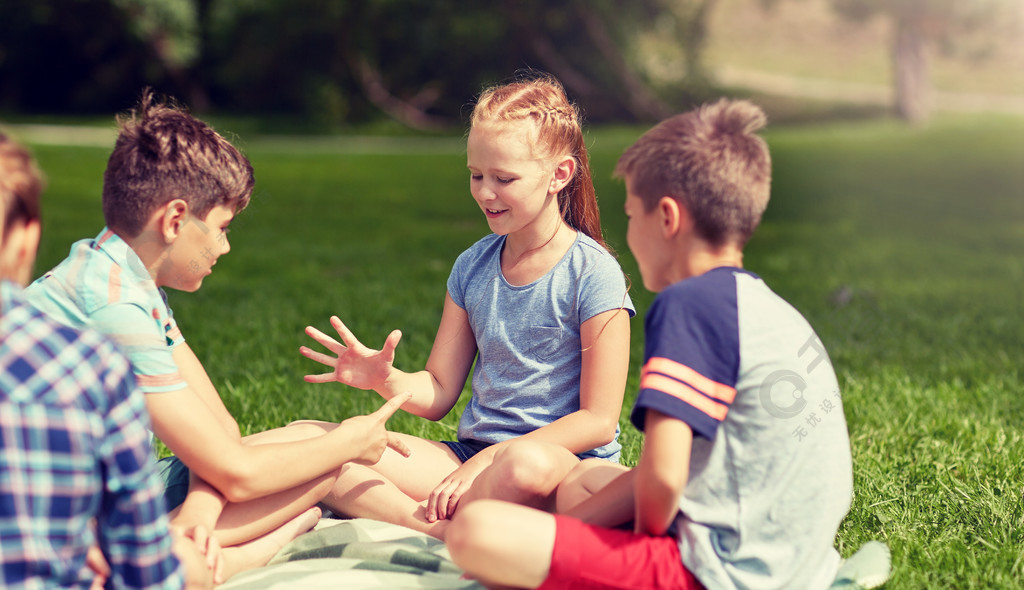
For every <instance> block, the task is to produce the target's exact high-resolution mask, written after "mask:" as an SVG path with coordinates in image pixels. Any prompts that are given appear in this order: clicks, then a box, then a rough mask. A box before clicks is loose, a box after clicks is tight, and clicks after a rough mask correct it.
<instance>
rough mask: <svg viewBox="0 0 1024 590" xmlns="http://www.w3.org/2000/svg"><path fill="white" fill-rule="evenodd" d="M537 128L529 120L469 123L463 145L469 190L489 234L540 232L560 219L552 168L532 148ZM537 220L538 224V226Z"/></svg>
mask: <svg viewBox="0 0 1024 590" xmlns="http://www.w3.org/2000/svg"><path fill="white" fill-rule="evenodd" d="M536 135H537V133H536V129H534V128H533V126H532V125H531V124H530V123H528V122H512V123H483V124H479V123H478V124H477V125H474V126H473V128H472V129H470V131H469V139H468V141H467V143H466V156H467V157H466V166H467V167H468V168H469V175H470V176H469V178H470V180H469V188H470V192H471V193H472V194H473V198H474V199H475V200H476V202H477V204H478V205H479V206H480V209H481V210H483V212H484V215H486V216H487V225H488V226H489V227H490V229H491V231H492V232H494V233H496V234H500V235H508V234H512V233H515V232H519V231H521V230H524V229H527V230H529V229H536V230H538V231H544V229H545V228H550V218H551V216H554V217H555V218H558V219H561V215H560V213H559V211H558V199H557V195H558V190H559V189H560V188H561V187H562V186H563V185H564V183H560V182H558V181H557V180H556V178H555V171H556V169H557V164H556V162H555V161H554V160H553V159H550V158H542V157H539V156H538V155H537V154H536V152H535V150H534V149H533V146H534V143H535V137H536ZM538 222H540V223H538Z"/></svg>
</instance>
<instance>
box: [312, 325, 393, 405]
mask: <svg viewBox="0 0 1024 590" xmlns="http://www.w3.org/2000/svg"><path fill="white" fill-rule="evenodd" d="M331 325H332V326H334V329H335V330H336V331H337V332H338V336H340V337H341V341H342V342H344V344H342V343H340V342H338V341H337V340H335V339H334V338H331V337H330V336H328V335H327V334H324V333H323V332H321V331H320V330H317V329H316V328H314V327H313V326H307V327H306V334H308V335H309V336H310V337H311V338H312V339H313V340H316V341H317V342H319V343H320V344H322V345H323V346H324V347H325V348H327V350H329V351H331V352H332V353H334V355H335V356H331V355H329V354H324V353H322V352H317V351H315V350H312V349H311V348H308V347H306V346H303V347H301V348H299V352H301V353H302V355H303V356H305V357H306V358H308V359H311V360H314V361H317V362H318V363H322V364H324V365H327V366H328V367H331V368H332V369H333V371H331V372H330V373H322V374H319V375H306V381H308V382H309V383H327V382H329V381H338V382H341V383H344V384H345V385H349V386H351V387H357V388H359V389H373V390H377V389H379V388H381V387H383V385H384V381H385V380H386V379H387V378H388V375H389V374H390V373H391V368H392V364H393V363H394V361H395V348H396V347H397V346H398V341H399V340H401V338H402V333H401V332H400V331H398V330H395V331H393V332H391V334H389V335H388V337H387V340H385V341H384V347H383V348H381V349H380V350H373V349H371V348H367V347H365V346H363V344H362V343H361V342H359V340H357V339H356V337H355V335H353V334H352V332H351V331H350V330H349V329H348V328H347V327H346V326H345V324H344V323H342V321H341V320H340V319H338V317H337V316H331Z"/></svg>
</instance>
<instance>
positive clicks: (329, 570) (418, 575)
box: [219, 518, 483, 590]
mask: <svg viewBox="0 0 1024 590" xmlns="http://www.w3.org/2000/svg"><path fill="white" fill-rule="evenodd" d="M219 588H220V589H221V590H284V589H288V590H294V589H295V588H302V589H303V590H320V589H328V588H330V589H331V590H336V589H337V588H346V589H351V590H362V589H371V588H372V589H381V588H388V589H398V590H406V589H409V590H414V589H441V588H458V589H463V588H464V589H470V590H477V589H482V588H483V586H481V585H480V584H478V583H477V582H474V581H472V580H466V579H463V578H462V570H460V569H459V568H458V567H456V565H455V564H454V563H452V560H451V556H450V555H449V554H448V550H447V549H446V548H445V546H444V543H442V542H441V541H439V540H437V539H435V538H433V537H430V536H428V535H424V534H422V533H418V532H416V531H414V530H412V529H409V528H406V527H403V526H399V525H393V524H388V523H384V522H380V521H376V520H370V519H365V518H356V519H351V520H337V519H328V518H325V519H321V520H320V524H318V525H317V527H316V528H315V529H314V530H312V531H310V532H308V533H306V534H303V535H300V536H299V537H296V538H295V539H294V540H293V541H292V542H291V543H289V544H287V545H285V546H284V548H282V549H281V551H279V552H278V553H277V555H276V556H274V558H273V559H271V560H270V563H269V564H267V565H266V566H264V567H261V568H258V569H254V570H249V571H245V572H242V573H240V574H238V575H236V576H234V577H232V578H231V579H230V580H228V581H227V582H226V583H225V584H223V585H221V586H219Z"/></svg>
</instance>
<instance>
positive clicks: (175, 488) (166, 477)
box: [156, 457, 189, 512]
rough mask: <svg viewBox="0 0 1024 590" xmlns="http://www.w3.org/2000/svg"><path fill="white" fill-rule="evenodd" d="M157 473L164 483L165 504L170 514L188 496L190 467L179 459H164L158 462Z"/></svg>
mask: <svg viewBox="0 0 1024 590" xmlns="http://www.w3.org/2000/svg"><path fill="white" fill-rule="evenodd" d="M156 471H157V473H158V474H160V479H161V481H163V482H164V502H165V503H166V504H167V511H168V512H170V511H171V510H174V509H175V508H177V507H178V506H181V504H182V502H184V501H185V496H187V495H188V478H189V472H188V467H185V464H184V463H182V462H181V459H179V458H177V457H164V458H163V459H160V460H159V461H157V463H156Z"/></svg>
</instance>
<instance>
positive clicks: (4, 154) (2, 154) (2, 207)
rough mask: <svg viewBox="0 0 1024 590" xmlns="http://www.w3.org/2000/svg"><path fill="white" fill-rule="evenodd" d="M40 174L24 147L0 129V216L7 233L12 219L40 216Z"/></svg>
mask: <svg viewBox="0 0 1024 590" xmlns="http://www.w3.org/2000/svg"><path fill="white" fill-rule="evenodd" d="M42 192H43V175H42V173H41V172H40V171H39V168H38V167H37V166H36V163H35V160H33V159H32V154H30V153H29V151H28V150H27V149H25V148H24V147H22V146H21V145H19V144H18V143H17V142H15V141H14V140H13V139H10V138H9V137H7V136H6V135H4V134H3V133H0V220H2V221H3V224H2V229H3V232H2V233H0V236H6V235H7V233H8V230H9V229H10V228H11V227H12V226H13V225H14V222H15V221H18V222H22V223H28V222H32V221H37V220H38V219H39V195H40V194H42Z"/></svg>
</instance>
